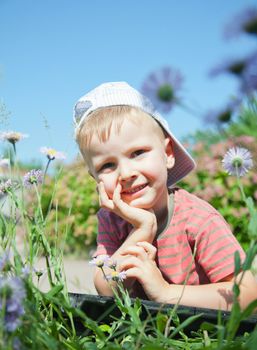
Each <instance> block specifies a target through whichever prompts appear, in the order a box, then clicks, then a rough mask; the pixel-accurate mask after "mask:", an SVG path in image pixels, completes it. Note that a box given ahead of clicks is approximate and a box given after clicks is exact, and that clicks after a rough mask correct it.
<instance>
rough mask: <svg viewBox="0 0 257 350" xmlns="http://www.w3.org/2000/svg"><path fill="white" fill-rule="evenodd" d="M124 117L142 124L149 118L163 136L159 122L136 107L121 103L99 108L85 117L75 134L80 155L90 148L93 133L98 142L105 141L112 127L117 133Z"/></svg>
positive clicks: (155, 129)
mask: <svg viewBox="0 0 257 350" xmlns="http://www.w3.org/2000/svg"><path fill="white" fill-rule="evenodd" d="M125 119H128V120H130V121H132V122H134V123H136V124H137V125H140V124H141V125H142V122H143V121H146V120H149V121H150V122H151V123H152V125H153V128H154V131H155V132H157V133H158V134H159V136H160V138H162V139H163V138H164V137H165V134H164V130H163V129H162V127H161V126H160V125H159V123H158V122H157V121H156V120H155V119H154V118H153V117H151V116H150V115H148V114H147V113H145V112H143V111H142V110H141V109H139V108H137V107H131V106H126V105H121V106H110V107H104V108H99V109H98V110H96V111H94V112H92V113H91V114H90V115H89V116H88V117H87V118H85V120H84V122H83V123H82V125H81V126H80V128H79V130H78V131H77V133H76V135H75V136H76V141H77V143H78V145H79V148H80V151H81V153H82V155H83V156H84V152H85V150H87V149H89V148H90V143H91V140H92V137H93V135H96V136H97V137H98V139H99V141H100V142H105V141H107V140H108V139H109V137H110V133H111V129H112V128H113V127H114V130H115V132H117V133H119V131H120V129H121V126H122V124H123V122H124V120H125Z"/></svg>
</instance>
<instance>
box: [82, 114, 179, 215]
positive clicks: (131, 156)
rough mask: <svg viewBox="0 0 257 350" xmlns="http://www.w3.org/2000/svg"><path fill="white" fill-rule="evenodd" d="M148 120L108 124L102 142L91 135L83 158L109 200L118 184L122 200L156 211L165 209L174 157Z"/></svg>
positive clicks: (163, 138) (168, 142) (167, 141)
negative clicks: (106, 134)
mask: <svg viewBox="0 0 257 350" xmlns="http://www.w3.org/2000/svg"><path fill="white" fill-rule="evenodd" d="M152 123H153V121H152V120H151V118H149V117H147V116H145V117H144V118H142V123H140V125H139V124H138V123H135V122H133V121H132V120H129V119H124V121H123V124H122V127H121V130H119V131H117V130H115V126H112V128H111V132H110V136H109V138H108V139H107V140H106V141H105V142H100V141H99V139H98V137H97V136H96V135H93V137H92V141H91V144H90V149H89V151H87V159H88V160H89V169H90V172H91V174H92V175H93V177H94V178H95V180H96V181H97V182H100V181H102V182H103V184H104V187H105V191H106V193H107V194H108V196H109V198H110V199H111V198H112V195H113V192H114V189H115V188H116V186H117V184H118V183H120V185H121V198H122V200H123V201H124V202H126V203H128V204H129V205H131V206H133V207H137V208H143V209H153V210H154V211H155V212H156V214H157V213H158V212H159V211H162V209H163V208H165V209H167V202H168V191H167V168H168V167H170V168H171V167H172V166H173V165H174V158H173V154H172V146H171V142H170V140H169V139H168V138H166V139H165V137H164V136H162V135H161V136H160V134H158V133H156V125H154V126H153V124H152Z"/></svg>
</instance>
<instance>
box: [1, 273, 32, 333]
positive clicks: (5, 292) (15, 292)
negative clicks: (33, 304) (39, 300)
mask: <svg viewBox="0 0 257 350" xmlns="http://www.w3.org/2000/svg"><path fill="white" fill-rule="evenodd" d="M25 296H26V292H25V288H24V284H23V281H22V280H21V279H20V278H19V277H5V276H2V277H0V311H2V309H3V308H5V309H4V315H5V322H4V326H5V329H6V331H8V332H13V331H15V330H16V328H17V327H19V325H20V324H21V316H22V315H23V314H24V312H25V311H24V306H23V302H24V300H25Z"/></svg>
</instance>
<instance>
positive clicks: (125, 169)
mask: <svg viewBox="0 0 257 350" xmlns="http://www.w3.org/2000/svg"><path fill="white" fill-rule="evenodd" d="M135 177H136V171H135V170H134V169H132V168H131V167H129V166H127V165H126V164H124V165H121V166H120V167H119V181H128V180H130V179H133V178H135Z"/></svg>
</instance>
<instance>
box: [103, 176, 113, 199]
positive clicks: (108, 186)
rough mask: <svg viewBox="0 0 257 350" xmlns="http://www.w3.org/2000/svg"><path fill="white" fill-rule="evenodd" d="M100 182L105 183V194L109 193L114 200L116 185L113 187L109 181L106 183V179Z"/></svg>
mask: <svg viewBox="0 0 257 350" xmlns="http://www.w3.org/2000/svg"><path fill="white" fill-rule="evenodd" d="M100 181H102V182H103V184H104V188H105V192H106V193H107V195H108V197H109V198H110V199H112V197H113V192H114V189H115V187H114V185H112V183H110V182H109V181H106V180H105V181H104V179H100Z"/></svg>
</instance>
